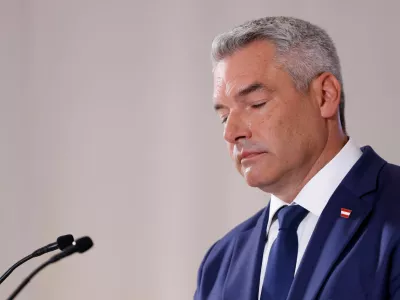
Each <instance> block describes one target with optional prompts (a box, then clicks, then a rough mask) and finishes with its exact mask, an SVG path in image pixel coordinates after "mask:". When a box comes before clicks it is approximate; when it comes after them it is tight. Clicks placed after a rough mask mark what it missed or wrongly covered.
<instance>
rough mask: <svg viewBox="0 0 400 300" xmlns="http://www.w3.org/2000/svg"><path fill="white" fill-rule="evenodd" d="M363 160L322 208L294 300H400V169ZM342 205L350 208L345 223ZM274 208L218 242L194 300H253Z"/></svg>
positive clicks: (368, 154)
mask: <svg viewBox="0 0 400 300" xmlns="http://www.w3.org/2000/svg"><path fill="white" fill-rule="evenodd" d="M361 150H362V151H363V154H362V156H361V157H360V159H359V160H358V161H357V163H356V164H355V165H354V166H353V168H352V169H351V170H350V172H349V173H348V174H347V175H346V177H345V178H344V179H343V181H342V182H341V184H340V185H339V186H338V188H337V189H336V190H335V192H334V194H333V195H332V197H331V198H330V200H329V201H328V204H327V205H326V207H325V209H324V210H323V212H322V214H321V216H320V218H319V220H318V223H317V225H316V227H315V229H314V232H313V234H312V236H311V239H310V242H309V244H308V246H307V248H306V251H305V253H304V256H303V258H302V260H301V262H300V265H299V267H298V270H297V273H296V276H295V278H294V281H293V284H292V287H291V289H290V292H289V296H288V299H289V300H311V299H322V300H328V299H338V300H346V299H349V300H350V299H351V300H363V299H372V300H379V299H399V300H400V167H398V166H395V165H392V164H389V163H387V162H386V161H385V160H383V159H382V158H381V157H379V156H378V155H377V154H376V153H375V152H374V150H373V149H372V148H371V147H369V146H366V147H363V148H362V149H361ZM341 208H347V209H351V210H352V212H351V215H350V217H349V218H348V219H346V218H342V217H341V216H340V212H341ZM268 214H269V206H267V207H266V208H264V209H262V210H261V211H260V212H258V213H257V214H256V215H254V216H253V217H251V218H250V219H248V220H247V221H245V222H243V223H242V224H240V225H239V226H237V227H236V228H234V229H233V230H232V231H231V232H229V233H228V234H227V235H225V236H224V237H223V238H222V239H220V240H219V241H217V242H216V243H215V244H214V245H213V246H212V247H211V248H210V250H209V251H208V252H207V254H206V256H205V257H204V259H203V261H202V263H201V266H200V269H199V272H198V280H197V289H196V292H195V295H194V299H195V300H205V299H207V300H214V299H215V300H217V299H218V300H256V299H258V288H259V280H260V270H261V263H262V257H263V251H264V245H265V242H266V234H265V232H266V226H267V222H268Z"/></svg>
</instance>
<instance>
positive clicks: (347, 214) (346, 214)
mask: <svg viewBox="0 0 400 300" xmlns="http://www.w3.org/2000/svg"><path fill="white" fill-rule="evenodd" d="M350 214H351V209H347V208H342V209H341V210H340V216H341V217H342V218H345V219H348V218H349V217H350Z"/></svg>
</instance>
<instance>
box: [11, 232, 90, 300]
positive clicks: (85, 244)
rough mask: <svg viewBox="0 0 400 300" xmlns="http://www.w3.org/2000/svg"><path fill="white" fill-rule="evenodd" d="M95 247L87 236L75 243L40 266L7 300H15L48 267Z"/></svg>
mask: <svg viewBox="0 0 400 300" xmlns="http://www.w3.org/2000/svg"><path fill="white" fill-rule="evenodd" d="M92 246H93V241H92V239H91V238H90V237H88V236H85V237H82V238H79V239H77V240H76V241H75V245H72V246H69V247H67V248H65V249H64V251H63V252H61V253H58V254H56V255H54V256H52V257H51V258H50V259H49V260H47V261H46V262H45V263H43V264H42V265H40V266H39V267H38V268H36V269H35V270H34V271H33V272H32V273H31V274H30V275H29V276H28V277H27V278H26V279H25V280H24V281H23V282H22V283H21V284H20V285H19V286H18V287H17V289H16V290H15V291H14V293H12V295H11V296H10V297H8V298H7V300H13V299H14V298H15V297H16V296H17V295H18V294H19V293H20V292H21V290H22V289H23V288H24V287H25V286H26V285H27V284H28V283H29V281H31V279H32V278H33V277H34V276H35V275H36V274H37V273H39V272H40V271H41V270H43V269H44V268H45V267H47V266H48V265H50V264H52V263H55V262H57V261H59V260H61V259H63V258H65V257H68V256H70V255H71V254H74V253H76V252H79V253H84V252H86V251H87V250H89V249H90V248H92Z"/></svg>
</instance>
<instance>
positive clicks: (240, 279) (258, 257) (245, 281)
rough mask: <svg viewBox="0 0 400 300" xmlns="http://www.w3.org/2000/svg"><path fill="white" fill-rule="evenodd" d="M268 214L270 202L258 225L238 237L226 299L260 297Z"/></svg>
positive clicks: (250, 299) (235, 299)
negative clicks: (259, 288)
mask: <svg viewBox="0 0 400 300" xmlns="http://www.w3.org/2000/svg"><path fill="white" fill-rule="evenodd" d="M268 216H269V204H268V206H267V208H266V209H265V210H264V212H263V213H262V214H261V216H260V218H259V219H258V221H257V225H256V227H254V228H253V229H251V230H248V231H246V232H243V233H242V234H241V235H239V236H238V237H237V239H236V242H235V247H234V250H233V253H232V258H231V262H230V268H229V271H228V275H227V279H226V282H225V286H224V295H223V299H224V300H237V299H240V300H254V299H257V298H258V287H259V280H260V271H261V263H262V256H263V252H264V246H265V242H266V226H267V223H268Z"/></svg>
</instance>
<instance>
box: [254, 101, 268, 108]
mask: <svg viewBox="0 0 400 300" xmlns="http://www.w3.org/2000/svg"><path fill="white" fill-rule="evenodd" d="M265 103H267V102H261V103H258V104H253V105H252V106H251V107H252V108H260V107H263V106H264V105H265Z"/></svg>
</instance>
